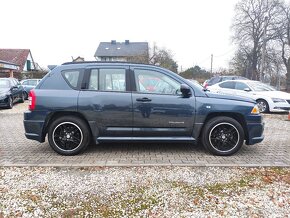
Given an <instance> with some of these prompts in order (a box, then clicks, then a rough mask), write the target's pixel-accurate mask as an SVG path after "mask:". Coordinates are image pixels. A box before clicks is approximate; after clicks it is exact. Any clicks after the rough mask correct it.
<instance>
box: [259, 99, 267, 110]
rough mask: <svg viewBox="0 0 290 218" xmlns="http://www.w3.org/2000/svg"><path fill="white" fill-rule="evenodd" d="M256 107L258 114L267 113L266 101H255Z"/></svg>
mask: <svg viewBox="0 0 290 218" xmlns="http://www.w3.org/2000/svg"><path fill="white" fill-rule="evenodd" d="M257 105H258V108H259V111H260V113H267V112H269V105H268V103H267V101H265V100H264V99H259V100H257Z"/></svg>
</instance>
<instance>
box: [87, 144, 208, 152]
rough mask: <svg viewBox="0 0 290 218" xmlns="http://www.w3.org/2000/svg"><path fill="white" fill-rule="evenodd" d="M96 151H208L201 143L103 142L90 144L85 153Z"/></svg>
mask: <svg viewBox="0 0 290 218" xmlns="http://www.w3.org/2000/svg"><path fill="white" fill-rule="evenodd" d="M95 152H109V153H112V152H114V153H115V152H120V153H127V152H131V153H138V152H154V153H160V154H161V153H171V152H172V153H173V152H174V153H183V152H184V153H192V152H194V153H207V152H206V150H205V149H204V147H203V146H202V145H201V144H185V143H136V142H134V143H133V142H128V143H127V142H126V143H101V144H97V145H95V144H90V145H89V146H88V148H87V149H86V151H85V153H95Z"/></svg>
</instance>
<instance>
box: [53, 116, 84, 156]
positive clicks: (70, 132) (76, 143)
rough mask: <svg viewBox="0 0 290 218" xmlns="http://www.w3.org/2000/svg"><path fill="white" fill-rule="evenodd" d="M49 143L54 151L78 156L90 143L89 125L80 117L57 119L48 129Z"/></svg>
mask: <svg viewBox="0 0 290 218" xmlns="http://www.w3.org/2000/svg"><path fill="white" fill-rule="evenodd" d="M48 141H49V144H50V146H51V147H52V149H53V150H54V151H56V152H57V153H59V154H62V155H76V154H79V153H80V152H81V151H83V150H85V149H86V147H87V146H88V144H89V142H90V132H89V129H88V126H87V124H86V123H85V122H84V121H83V120H82V119H80V118H78V117H70V116H64V117H60V118H57V119H56V120H55V121H53V122H52V123H51V125H50V126H49V128H48Z"/></svg>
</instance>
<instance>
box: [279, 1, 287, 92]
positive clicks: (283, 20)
mask: <svg viewBox="0 0 290 218" xmlns="http://www.w3.org/2000/svg"><path fill="white" fill-rule="evenodd" d="M280 8H281V13H280V16H279V17H280V19H279V20H280V22H279V24H278V25H277V29H276V30H277V32H278V33H279V41H280V44H281V56H282V60H283V64H284V65H285V67H286V90H287V91H288V92H290V2H288V4H286V3H285V2H281V4H280Z"/></svg>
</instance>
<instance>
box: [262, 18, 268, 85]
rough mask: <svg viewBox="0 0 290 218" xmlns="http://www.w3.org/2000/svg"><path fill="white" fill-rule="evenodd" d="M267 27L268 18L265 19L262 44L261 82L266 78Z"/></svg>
mask: <svg viewBox="0 0 290 218" xmlns="http://www.w3.org/2000/svg"><path fill="white" fill-rule="evenodd" d="M267 26H268V17H267V16H266V17H265V21H264V30H263V44H262V64H261V71H260V81H261V82H264V77H265V56H266V38H267V37H266V34H267Z"/></svg>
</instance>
